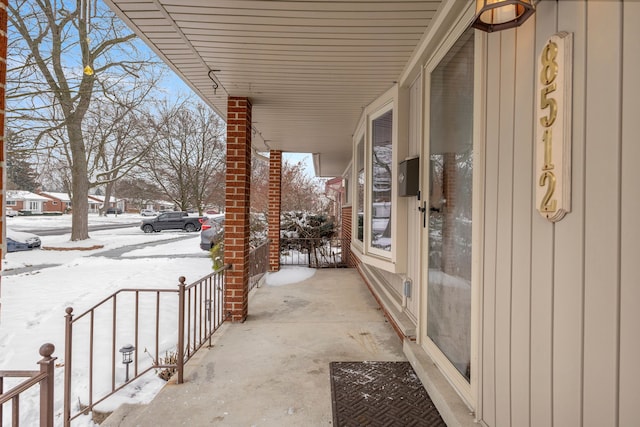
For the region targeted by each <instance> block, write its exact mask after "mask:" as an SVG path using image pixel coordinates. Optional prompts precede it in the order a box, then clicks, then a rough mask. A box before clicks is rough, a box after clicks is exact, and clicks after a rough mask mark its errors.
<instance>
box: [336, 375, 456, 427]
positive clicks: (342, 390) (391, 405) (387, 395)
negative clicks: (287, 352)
mask: <svg viewBox="0 0 640 427" xmlns="http://www.w3.org/2000/svg"><path fill="white" fill-rule="evenodd" d="M329 367H330V369H329V370H330V375H331V399H332V403H333V425H334V426H336V427H356V426H357V427H360V426H372V427H375V426H398V427H409V426H414V427H432V426H434V427H435V426H444V427H446V424H445V423H444V421H443V420H442V418H441V417H440V414H439V413H438V410H437V409H436V407H435V406H434V405H433V402H431V399H430V398H429V395H428V394H427V392H426V390H425V389H424V387H423V386H422V383H421V382H420V380H419V379H418V376H417V375H416V374H415V372H414V371H413V368H412V367H411V365H410V364H409V362H331V363H330V364H329Z"/></svg>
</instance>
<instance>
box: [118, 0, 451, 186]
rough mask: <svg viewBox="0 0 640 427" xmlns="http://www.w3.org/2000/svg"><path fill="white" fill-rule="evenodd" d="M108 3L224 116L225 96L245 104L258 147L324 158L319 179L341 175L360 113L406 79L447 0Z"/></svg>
mask: <svg viewBox="0 0 640 427" xmlns="http://www.w3.org/2000/svg"><path fill="white" fill-rule="evenodd" d="M106 3H107V4H108V5H109V6H110V7H111V8H112V9H113V10H115V11H116V13H117V14H118V15H119V16H120V17H121V18H123V19H124V20H125V22H127V24H128V25H129V26H130V27H131V28H132V29H133V30H134V31H135V32H136V33H137V34H138V35H140V36H141V38H142V39H143V40H145V41H146V42H147V44H149V46H151V48H152V49H154V50H155V51H156V53H158V54H159V55H160V56H161V57H162V58H163V59H164V61H165V62H167V64H169V66H170V67H171V68H173V70H174V71H175V72H176V73H178V75H179V76H180V77H181V78H182V79H183V80H184V81H185V82H187V84H188V85H189V86H191V88H192V89H193V90H194V91H195V92H196V93H198V94H199V95H200V96H201V97H202V98H203V99H204V100H205V102H207V103H208V104H209V105H210V106H211V107H213V108H214V109H215V110H216V111H217V112H218V113H219V114H220V115H221V116H222V117H223V118H225V119H226V107H227V96H228V95H230V96H246V97H249V98H250V99H251V101H252V103H253V125H254V129H255V130H256V131H257V132H256V134H255V136H254V137H253V145H254V146H255V147H256V148H257V149H258V150H266V149H268V148H270V149H274V150H282V151H285V152H304V153H314V154H319V167H320V169H319V170H317V171H316V172H317V173H318V174H319V175H321V176H336V175H340V174H342V172H343V171H344V169H345V168H346V166H347V164H348V162H349V160H350V158H351V136H352V133H353V132H354V130H355V126H356V124H357V121H358V119H359V118H360V115H361V111H362V108H363V107H364V106H366V105H368V104H369V103H371V102H372V101H373V100H374V99H375V98H376V97H377V96H378V95H380V94H382V93H383V92H384V91H386V90H387V89H388V88H389V87H391V86H392V85H393V83H394V82H395V81H397V80H398V79H399V78H400V75H401V73H402V71H403V69H404V68H405V65H406V64H407V62H408V61H409V58H410V57H411V54H412V52H413V51H414V49H415V48H416V46H417V45H418V43H419V42H420V40H421V38H422V37H423V35H424V34H425V32H426V30H427V28H428V26H429V24H430V22H431V21H432V19H433V18H434V16H435V15H436V12H437V11H438V8H439V7H440V6H441V3H442V0H414V1H399V0H396V1H362V0H348V1H340V0H334V1H313V0H298V1H287V0H284V1H280V0H274V1H268V0H106ZM209 70H214V73H215V78H216V80H217V82H218V84H219V88H218V89H217V91H215V92H214V89H213V83H212V81H211V80H210V79H209V77H208V76H207V74H208V72H209ZM265 142H266V144H265Z"/></svg>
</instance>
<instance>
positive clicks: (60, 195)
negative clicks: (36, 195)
mask: <svg viewBox="0 0 640 427" xmlns="http://www.w3.org/2000/svg"><path fill="white" fill-rule="evenodd" d="M41 194H42V195H43V196H45V197H51V198H53V199H58V200H60V201H63V202H71V198H69V195H68V194H67V193H56V192H53V191H42V192H41Z"/></svg>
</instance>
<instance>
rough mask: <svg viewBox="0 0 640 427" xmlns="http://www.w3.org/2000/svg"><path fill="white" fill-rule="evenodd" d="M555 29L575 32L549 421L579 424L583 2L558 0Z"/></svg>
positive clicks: (557, 242) (558, 233)
mask: <svg viewBox="0 0 640 427" xmlns="http://www.w3.org/2000/svg"><path fill="white" fill-rule="evenodd" d="M558 30H561V31H570V32H573V33H574V46H573V52H574V73H573V117H574V119H573V124H574V126H573V144H572V150H573V154H572V175H573V178H572V212H571V213H570V214H568V215H567V216H566V217H565V218H564V219H563V220H562V221H560V222H559V223H557V224H556V226H555V228H556V236H555V237H556V240H555V263H554V268H555V273H554V281H555V286H554V315H553V317H554V329H553V342H554V348H553V395H554V405H553V422H554V425H556V426H563V427H564V426H566V427H572V426H575V427H578V426H581V425H582V350H583V348H582V346H583V340H582V329H583V319H582V313H583V295H584V292H583V283H584V251H583V248H584V174H585V165H584V155H585V147H584V141H585V129H584V123H585V121H584V117H585V110H586V108H585V105H584V103H585V93H586V92H585V60H586V53H585V48H586V40H585V37H584V35H585V31H586V5H585V3H584V2H560V3H558Z"/></svg>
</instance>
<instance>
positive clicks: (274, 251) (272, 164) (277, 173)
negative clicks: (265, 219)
mask: <svg viewBox="0 0 640 427" xmlns="http://www.w3.org/2000/svg"><path fill="white" fill-rule="evenodd" d="M281 177H282V151H278V150H272V151H270V152H269V240H270V243H269V271H278V270H280V205H281V201H282V197H281V191H280V190H281V189H282V178H281Z"/></svg>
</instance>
